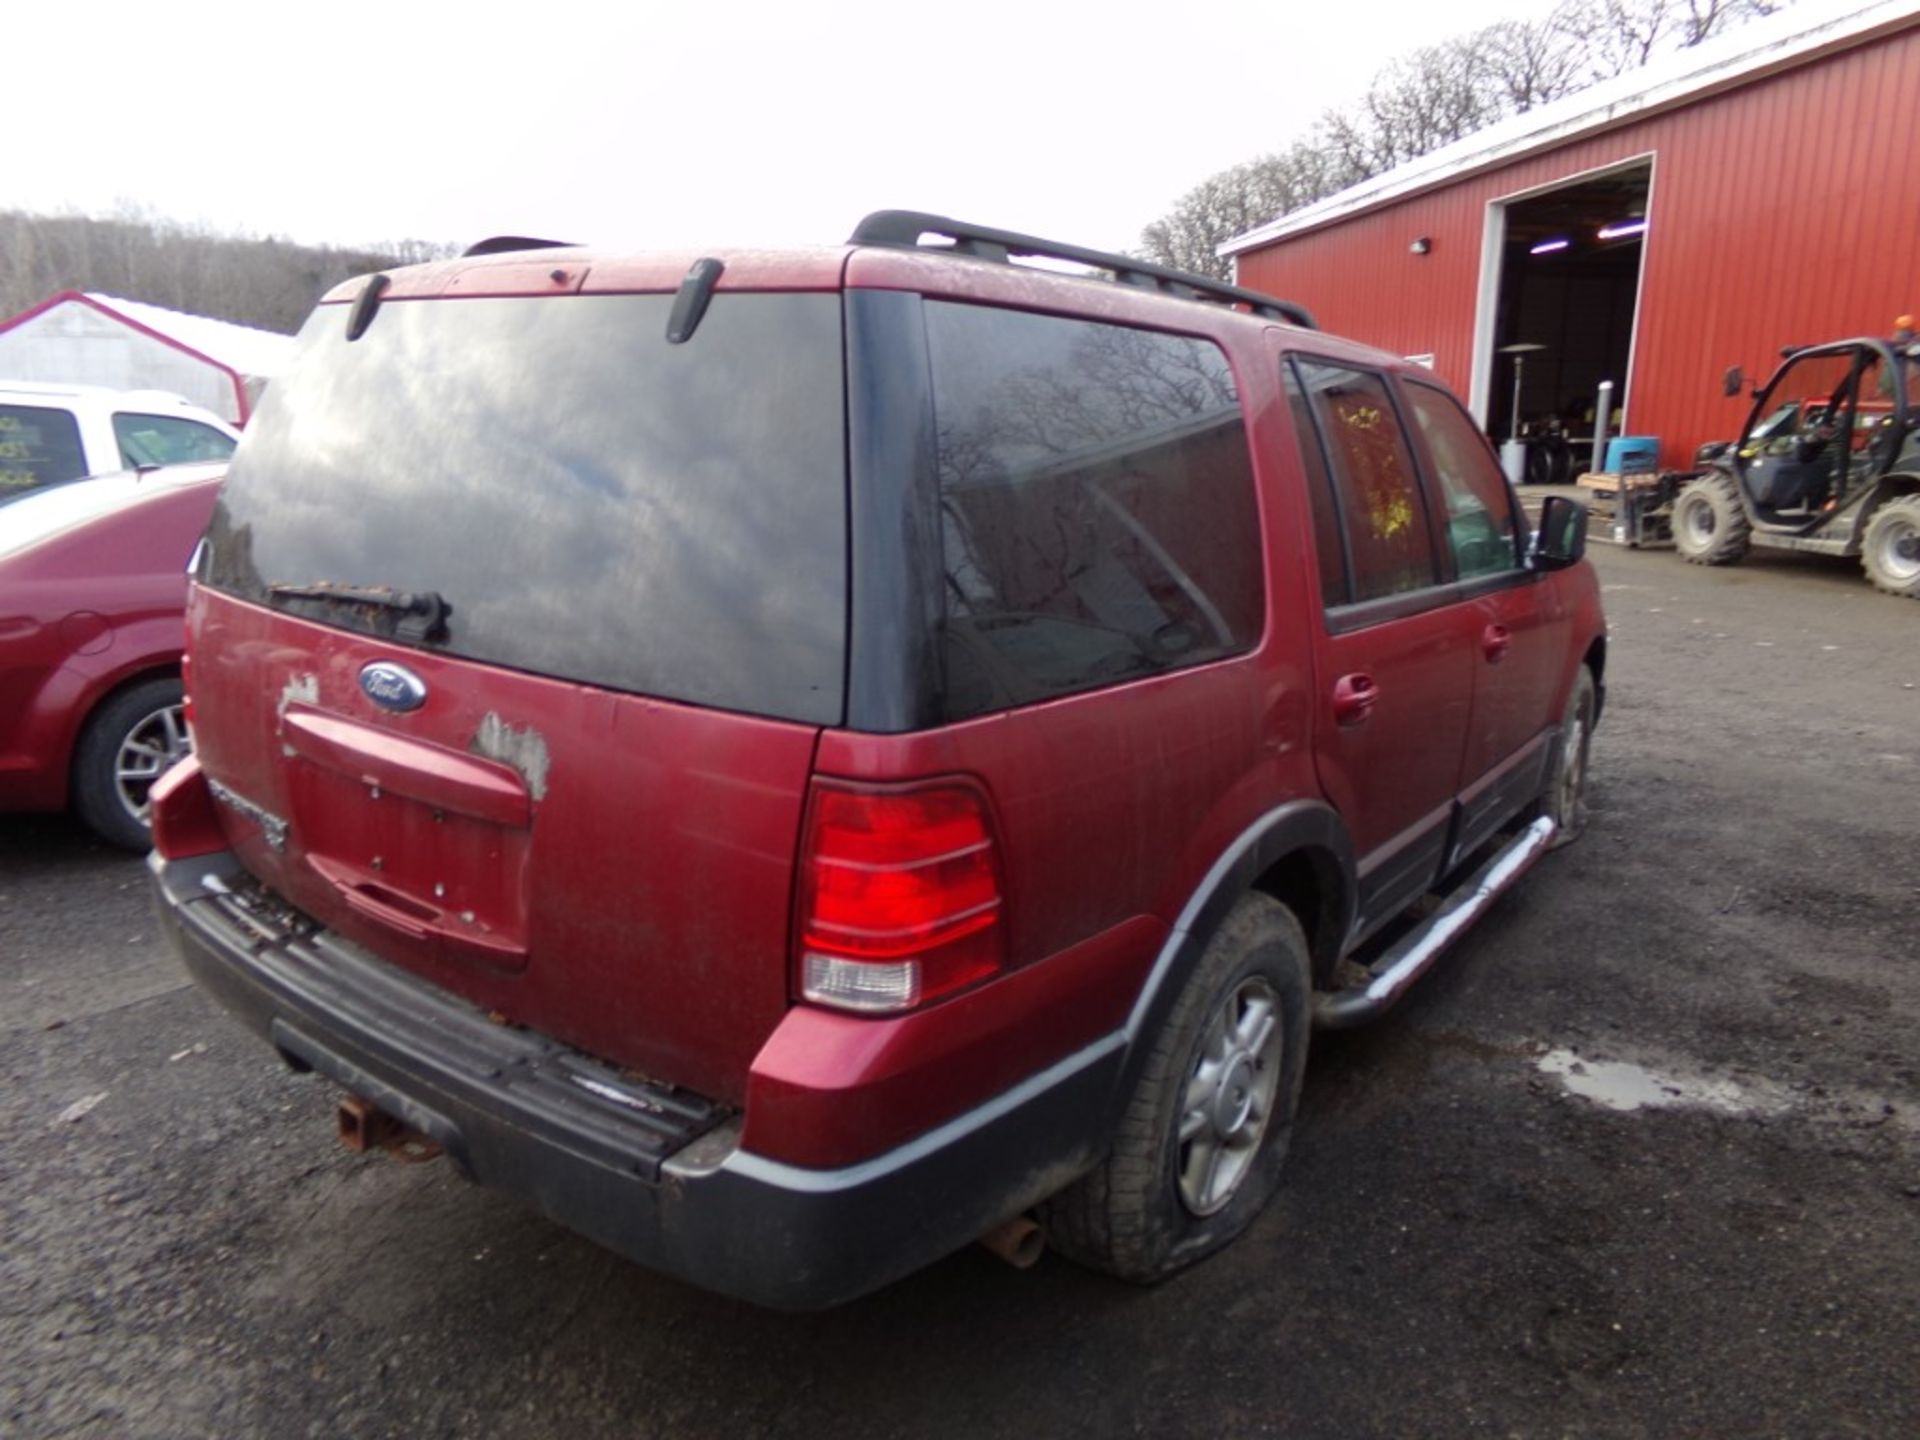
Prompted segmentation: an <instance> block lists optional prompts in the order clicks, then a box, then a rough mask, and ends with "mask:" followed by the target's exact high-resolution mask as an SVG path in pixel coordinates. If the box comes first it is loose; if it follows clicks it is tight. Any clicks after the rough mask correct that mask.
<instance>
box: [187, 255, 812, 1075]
mask: <svg viewBox="0 0 1920 1440" xmlns="http://www.w3.org/2000/svg"><path fill="white" fill-rule="evenodd" d="M673 300H674V297H673V296H671V295H605V294H600V295H581V294H572V295H556V296H541V297H518V298H513V297H491V298H457V299H449V298H439V299H400V300H391V299H390V300H388V301H386V302H385V303H384V304H382V305H380V306H379V308H378V310H377V311H375V312H374V315H373V319H372V322H371V324H369V325H368V326H367V327H366V329H365V331H364V333H362V334H361V335H360V336H359V337H358V338H356V339H352V340H349V339H348V338H347V336H348V333H349V314H348V308H347V307H345V306H339V305H329V306H323V307H321V309H320V310H319V311H317V312H316V314H315V316H314V317H313V319H312V320H311V321H310V322H309V323H308V325H307V326H306V328H305V329H304V330H303V331H302V333H301V336H300V341H299V346H298V350H297V353H296V358H295V360H294V363H293V365H292V366H291V368H290V370H289V371H288V372H287V373H286V374H284V375H283V376H282V377H281V378H279V379H277V380H276V381H275V382H274V384H273V386H272V387H271V389H270V390H269V391H268V392H267V395H266V397H265V400H264V401H263V403H262V405H261V408H260V410H259V413H258V415H257V417H256V418H255V420H254V422H253V424H252V425H251V426H250V427H249V430H248V433H247V438H246V440H245V442H244V443H243V445H242V447H241V449H240V452H239V454H238V455H237V457H236V459H235V462H234V465H233V469H232V473H231V477H230V479H229V481H228V484H227V487H226V489H225V491H224V492H223V495H222V498H221V501H220V504H219V506H218V508H217V510H216V512H215V515H214V519H213V523H212V526H211V528H210V530H209V534H208V545H207V546H206V548H205V549H204V551H203V552H202V554H201V557H200V559H199V560H198V562H197V566H198V568H197V570H196V578H197V579H198V580H199V581H200V584H199V585H198V586H197V587H196V589H195V593H194V598H193V601H192V605H191V609H190V617H189V623H190V628H191V631H192V642H191V662H192V679H191V688H192V693H193V700H194V706H195V713H194V723H195V730H196V739H197V742H198V749H199V754H200V757H201V762H202V765H203V767H204V768H205V771H206V774H207V777H208V779H209V781H210V782H211V783H212V785H213V787H214V790H215V794H216V795H218V796H219V797H220V798H221V799H222V800H223V801H224V802H225V804H224V807H223V810H224V814H225V816H226V825H227V829H228V833H229V835H230V837H231V838H232V840H233V842H234V844H235V847H236V849H237V850H238V851H239V853H240V855H241V857H242V859H243V861H244V862H245V864H246V865H247V867H248V868H249V869H250V870H252V871H253V872H254V873H255V874H256V875H257V876H258V877H259V878H260V879H261V880H262V881H264V882H265V883H266V884H267V885H268V886H270V887H271V888H272V889H274V890H276V891H278V892H279V893H281V894H283V895H284V896H286V897H287V898H288V899H289V900H291V901H292V902H293V903H294V904H295V905H297V906H298V907H299V908H301V909H302V910H304V911H306V912H307V913H308V914H310V915H312V916H313V917H314V918H316V919H317V920H319V921H320V922H321V923H323V924H325V925H327V926H329V927H331V928H334V929H337V930H339V931H341V932H343V933H345V934H347V935H349V936H351V937H352V938H354V939H355V940H357V941H359V942H360V943H361V944H363V945H365V946H366V947H368V948H369V949H371V950H373V951H374V952H375V953H377V954H378V955H380V956H382V957H384V958H386V959H388V960H389V961H392V962H393V963H395V964H398V965H401V966H404V967H405V968H407V969H409V970H412V971H415V972H417V973H419V974H422V975H425V976H427V977H428V978H430V979H432V980H434V981H436V982H437V983H439V984H441V985H444V986H445V987H447V988H448V989H449V990H452V991H454V992H456V993H458V994H460V995H463V996H465V997H467V998H469V999H471V1000H473V1001H474V1002H475V1003H477V1004H479V1005H481V1006H483V1007H484V1008H486V1009H488V1010H490V1011H494V1012H497V1013H498V1014H499V1015H500V1016H501V1017H502V1018H503V1019H504V1020H506V1021H509V1022H512V1023H518V1024H524V1025H527V1026H529V1027H532V1028H534V1029H536V1030H539V1031H541V1032H543V1033H546V1034H549V1035H552V1036H554V1037H555V1038H558V1039H561V1040H564V1041H566V1042H568V1043H571V1044H575V1045H578V1046H580V1047H581V1048H583V1049H585V1050H587V1051H589V1052H590V1053H593V1054H595V1055H598V1056H601V1057H603V1058H605V1059H608V1060H610V1061H613V1062H614V1063H616V1064H619V1065H623V1066H626V1067H629V1068H631V1069H633V1070H636V1071H638V1072H641V1073H643V1074H645V1075H647V1076H649V1077H651V1078H654V1079H658V1080H663V1081H667V1082H670V1083H674V1084H679V1085H684V1086H688V1087H690V1088H693V1089H696V1090H699V1091H701V1092H702V1093H705V1094H708V1095H712V1096H715V1097H717V1098H721V1099H726V1100H735V1101H737V1100H738V1099H739V1098H740V1097H741V1095H742V1094H743V1092H744V1087H745V1075H746V1069H747V1066H748V1065H749V1063H750V1062H751V1059H752V1057H753V1055H754V1053H755V1052H756V1050H757V1049H758V1048H759V1046H760V1044H761V1042H762V1041H763V1040H764V1039H765V1037H766V1035H767V1034H768V1033H769V1032H770V1031H771V1029H772V1028H773V1026H774V1025H775V1024H776V1023H777V1021H778V1020H779V1018H780V1016H781V1014H782V1013H783V1012H784V1010H785V1008H786V1006H787V1003H788V994H789V986H788V967H787V961H786V955H787V944H788V926H789V918H790V914H791V905H792V888H791V887H792V875H793V863H794V855H793V852H794V847H795V844H796V842H797V837H798V833H799V827H800V815H801V810H802V807H803V804H804V801H805V797H806V787H807V778H808V773H809V770H810V768H811V765H812V758H813V751H814V746H815V742H816V739H817V737H818V734H819V731H820V729H821V727H823V726H826V725H832V724H836V723H838V722H839V721H840V719H841V716H842V711H843V692H844V672H845V648H846V629H847V622H846V595H847V577H846V533H847V513H846V505H847V501H846V494H847V486H846V457H845V422H844V413H845V412H844V406H845V401H844V381H843V365H842V359H841V329H842V326H841V314H840V304H839V297H838V296H837V295H835V294H831V293H818V294H783V293H724V292H723V293H721V294H720V295H718V296H716V297H715V298H714V300H713V303H712V305H711V308H710V309H709V310H708V311H707V313H706V314H705V317H704V319H702V320H701V322H700V324H699V327H698V330H697V331H696V333H695V334H694V335H693V337H692V338H691V339H690V340H689V341H687V342H686V343H684V344H669V343H668V342H667V341H666V338H665V335H666V328H667V320H668V314H669V311H670V310H671V308H672V305H673Z"/></svg>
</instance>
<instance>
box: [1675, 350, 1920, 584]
mask: <svg viewBox="0 0 1920 1440" xmlns="http://www.w3.org/2000/svg"><path fill="white" fill-rule="evenodd" d="M1729 381H1730V382H1731V384H1732V386H1733V388H1734V390H1735V393H1737V385H1738V377H1737V372H1735V373H1731V374H1730V375H1729ZM1744 434H1745V436H1746V438H1745V439H1744V440H1742V441H1741V442H1739V443H1738V444H1736V445H1731V446H1727V447H1724V448H1723V449H1721V450H1719V452H1718V453H1717V454H1715V455H1713V456H1711V457H1710V461H1711V463H1710V465H1709V468H1708V469H1707V470H1706V471H1705V472H1704V473H1703V474H1702V475H1700V476H1699V477H1698V478H1696V479H1694V480H1692V481H1691V482H1689V483H1687V484H1686V485H1685V486H1684V487H1683V488H1682V489H1680V490H1679V492H1678V493H1677V494H1676V495H1675V496H1674V499H1673V505H1672V530H1673V542H1674V547H1675V549H1677V550H1678V551H1679V553H1680V555H1681V557H1682V558H1683V559H1685V560H1688V561H1690V562H1692V563H1694V564H1698V565H1729V564H1732V563H1734V562H1735V561H1737V560H1739V559H1740V558H1741V557H1742V556H1744V555H1745V554H1746V553H1747V551H1748V549H1749V548H1750V547H1752V546H1755V545H1758V546H1761V547H1763V548H1769V549H1778V550H1804V551H1811V552H1813V553H1815V554H1821V555H1839V556H1846V557H1855V556H1857V557H1858V558H1859V560H1860V563H1861V567H1862V568H1863V569H1864V570H1865V571H1866V574H1867V578H1868V579H1869V580H1870V581H1872V582H1873V584H1874V585H1875V586H1876V587H1878V588H1879V589H1881V590H1884V591H1886V592H1887V593H1888V594H1890V595H1899V596H1904V597H1906V598H1908V599H1920V346H1916V345H1915V344H1914V343H1913V342H1912V341H1911V340H1909V339H1901V340H1892V341H1889V340H1875V339H1859V340H1845V341H1839V342H1836V343H1834V344H1830V345H1816V346H1812V347H1809V348H1807V349H1802V350H1794V351H1789V352H1788V354H1787V357H1786V360H1785V363H1784V364H1782V365H1781V367H1780V368H1779V370H1778V371H1776V372H1775V374H1774V376H1773V378H1772V380H1770V381H1769V382H1768V384H1767V385H1766V387H1765V388H1764V389H1761V390H1758V391H1756V392H1755V396H1754V404H1753V411H1752V414H1751V416H1750V417H1749V419H1748V422H1747V426H1746V429H1745V431H1744Z"/></svg>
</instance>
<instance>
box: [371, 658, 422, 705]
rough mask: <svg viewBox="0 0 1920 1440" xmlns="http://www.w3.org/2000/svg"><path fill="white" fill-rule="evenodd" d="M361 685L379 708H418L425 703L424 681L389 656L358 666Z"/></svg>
mask: <svg viewBox="0 0 1920 1440" xmlns="http://www.w3.org/2000/svg"><path fill="white" fill-rule="evenodd" d="M360 688H361V690H363V691H365V692H366V697H367V698H368V699H369V700H371V701H373V703H374V704H376V705H378V706H379V707H380V708H381V709H382V710H418V709H419V708H420V707H421V706H422V705H424V704H426V703H427V682H426V681H424V680H422V679H421V678H420V677H419V676H418V675H416V674H414V673H413V672H412V671H411V670H409V669H407V667H406V666H404V665H396V664H394V663H393V661H391V660H375V661H373V662H372V663H371V664H368V665H363V666H361V667H360Z"/></svg>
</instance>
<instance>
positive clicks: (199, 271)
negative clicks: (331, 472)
mask: <svg viewBox="0 0 1920 1440" xmlns="http://www.w3.org/2000/svg"><path fill="white" fill-rule="evenodd" d="M453 249H454V247H452V246H449V245H440V244H434V243H432V242H428V241H423V240H403V241H397V242H394V243H391V244H384V245H369V246H365V247H360V248H345V247H338V246H311V245H296V244H294V243H292V242H291V241H288V240H282V239H278V238H266V239H260V238H256V237H253V236H245V235H224V234H220V233H218V232H215V231H212V230H208V229H204V228H200V227H194V226H186V225H181V224H179V223H177V222H174V221H170V220H166V219H164V218H162V217H160V216H159V215H157V214H155V213H154V212H153V211H151V210H149V209H145V208H142V207H138V206H134V205H131V204H122V205H121V206H119V207H118V208H117V209H116V211H115V212H114V214H112V215H111V216H108V217H105V218H99V219H95V218H90V217H87V216H83V215H34V214H29V213H27V212H24V211H19V210H4V211H0V316H6V315H11V314H15V313H17V312H19V311H21V310H24V309H26V308H27V307H28V306H31V305H34V304H37V303H38V302H40V301H42V300H44V299H46V298H47V297H48V296H49V295H53V294H57V293H58V292H60V291H62V290H91V291H100V292H104V293H106V294H109V295H117V296H120V297H121V298H123V299H127V300H144V301H146V302H147V303H148V304H152V305H164V306H166V307H167V308H169V309H173V310H186V311H190V312H192V313H194V314H199V315H210V316H213V317H214V318H216V319H221V320H231V321H234V322H236V323H238V324H242V325H254V326H258V327H259V328H261V329H265V330H277V331H282V332H286V331H291V330H294V329H296V328H298V326H299V324H300V322H301V321H302V320H303V319H305V318H306V315H307V312H308V311H309V310H311V309H312V308H313V305H314V302H315V301H316V300H318V299H319V298H320V296H321V295H322V294H324V293H325V292H326V291H327V290H329V289H331V288H332V287H333V286H334V285H337V284H338V283H339V282H340V281H342V280H345V279H348V278H349V277H351V276H354V275H364V274H366V273H368V272H369V271H373V270H384V269H388V268H390V267H392V266H394V265H401V264H412V263H414V262H416V261H419V260H428V259H439V258H444V257H445V256H447V255H449V254H451V253H453Z"/></svg>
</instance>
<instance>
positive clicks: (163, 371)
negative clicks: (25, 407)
mask: <svg viewBox="0 0 1920 1440" xmlns="http://www.w3.org/2000/svg"><path fill="white" fill-rule="evenodd" d="M292 348H293V337H292V336H289V335H277V334H275V333H273V332H272V331H270V330H256V329H254V328H253V327H251V326H247V325H235V324H232V323H230V322H228V321H225V320H212V319H209V318H208V317H206V316H204V315H188V314H185V313H183V312H181V311H178V310H167V309H163V308H162V307H160V306H158V305H147V304H144V303H142V302H140V301H137V300H121V299H117V298H115V297H114V296H111V295H96V294H83V293H82V292H80V291H78V290H63V291H61V292H60V293H59V294H57V295H54V296H51V297H49V298H48V299H46V300H43V301H41V302H40V303H39V304H38V305H35V306H34V307H33V308H32V309H30V310H25V311H22V312H21V313H20V314H18V315H16V316H14V317H13V318H12V319H10V320H4V321H0V380H33V381H40V382H44V383H49V384H84V385H108V386H112V387H113V388H115V389H119V390H170V391H172V392H174V393H175V394H178V395H182V396H185V397H186V398H187V399H188V400H191V401H192V402H193V403H194V404H196V405H200V406H203V407H205V408H206V409H208V410H211V411H213V412H214V413H215V414H216V415H220V416H223V417H225V418H226V419H227V420H229V421H231V422H232V423H233V424H236V425H240V424H244V423H245V422H246V419H247V416H248V414H249V413H250V412H251V410H252V408H253V402H254V400H255V398H256V397H258V395H259V394H260V391H261V390H262V389H263V388H264V387H265V386H266V383H267V381H269V380H270V379H272V378H273V376H274V375H275V374H277V373H278V372H279V370H280V367H281V366H282V365H284V364H285V363H286V358H287V355H288V353H289V352H290V351H291V350H292Z"/></svg>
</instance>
